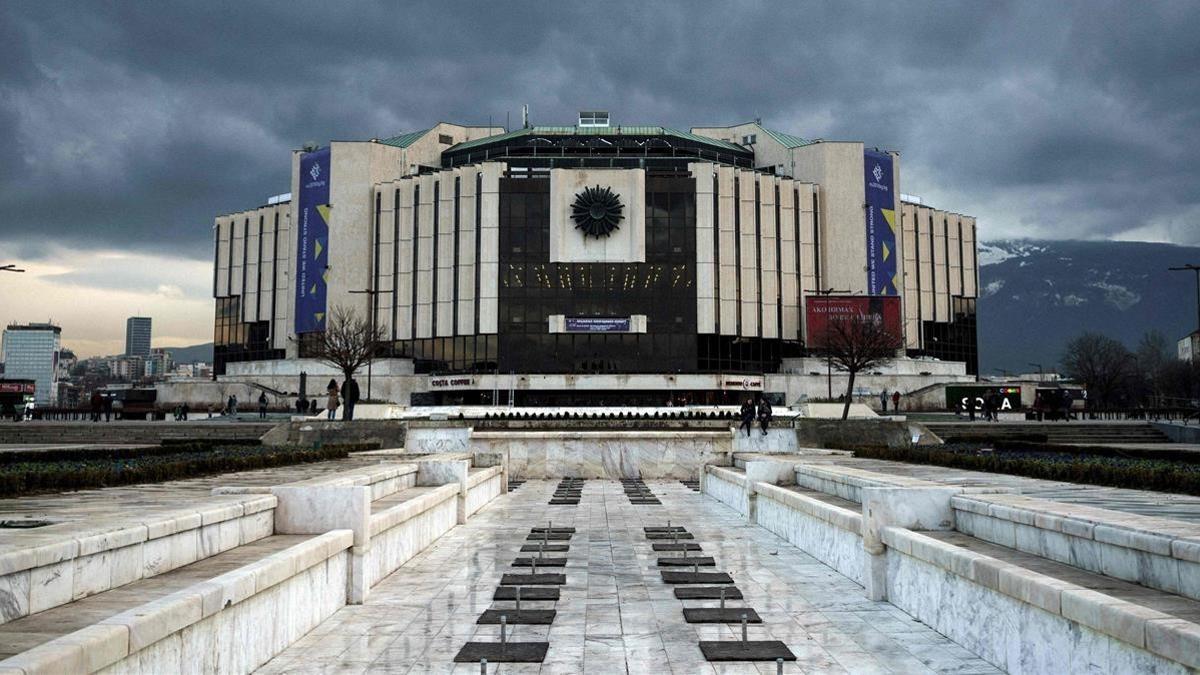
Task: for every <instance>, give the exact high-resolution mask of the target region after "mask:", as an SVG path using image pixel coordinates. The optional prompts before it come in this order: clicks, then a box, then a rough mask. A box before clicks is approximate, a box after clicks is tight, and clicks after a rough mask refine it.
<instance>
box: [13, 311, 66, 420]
mask: <svg viewBox="0 0 1200 675" xmlns="http://www.w3.org/2000/svg"><path fill="white" fill-rule="evenodd" d="M61 336H62V328H59V327H58V326H55V325H54V324H51V323H30V324H9V326H8V328H6V329H5V330H4V340H3V342H4V345H3V352H4V376H5V377H6V378H9V379H28V380H33V381H34V386H35V390H34V402H35V403H36V404H37V405H42V406H45V405H57V403H58V350H59V343H60V340H61Z"/></svg>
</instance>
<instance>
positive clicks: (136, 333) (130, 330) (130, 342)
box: [125, 316, 150, 358]
mask: <svg viewBox="0 0 1200 675" xmlns="http://www.w3.org/2000/svg"><path fill="white" fill-rule="evenodd" d="M125 356H140V357H142V358H146V357H148V356H150V317H148V316H131V317H129V318H128V319H126V320H125Z"/></svg>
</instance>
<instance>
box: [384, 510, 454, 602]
mask: <svg viewBox="0 0 1200 675" xmlns="http://www.w3.org/2000/svg"><path fill="white" fill-rule="evenodd" d="M431 501H432V502H433V503H430V504H427V505H425V506H426V508H424V509H423V510H421V511H419V512H418V513H416V514H414V515H412V516H411V517H409V518H407V519H405V520H403V521H401V522H399V523H397V524H395V525H394V526H392V527H390V528H388V529H387V530H384V531H382V532H377V533H375V534H374V535H373V536H372V537H371V548H370V551H369V552H368V553H367V556H366V570H367V572H366V578H367V582H368V585H369V586H374V585H375V584H377V583H379V582H380V581H381V580H382V579H383V578H384V577H386V576H387V575H389V574H391V573H392V572H394V571H395V570H396V569H397V568H398V567H400V566H401V565H403V564H404V563H406V562H408V561H409V560H410V559H412V557H413V556H415V555H416V554H418V553H420V552H421V551H423V550H424V549H425V547H426V546H429V545H430V544H431V543H433V542H434V541H435V540H436V539H437V538H438V537H440V536H442V535H443V534H445V533H446V532H449V531H450V530H451V528H453V527H454V526H455V525H456V524H457V523H458V505H457V503H456V493H453V492H447V493H446V495H444V496H443V497H442V498H441V499H440V500H431ZM404 506H405V505H404V504H400V505H398V506H397V507H396V508H404Z"/></svg>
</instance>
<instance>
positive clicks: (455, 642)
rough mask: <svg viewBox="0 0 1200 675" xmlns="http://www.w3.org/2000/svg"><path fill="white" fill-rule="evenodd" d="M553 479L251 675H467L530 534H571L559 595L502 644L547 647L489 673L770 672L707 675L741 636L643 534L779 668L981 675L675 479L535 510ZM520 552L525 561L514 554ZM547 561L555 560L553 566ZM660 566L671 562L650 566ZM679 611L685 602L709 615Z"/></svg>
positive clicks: (589, 486) (535, 484) (460, 532)
mask: <svg viewBox="0 0 1200 675" xmlns="http://www.w3.org/2000/svg"><path fill="white" fill-rule="evenodd" d="M554 485H555V483H554V482H550V481H530V482H528V483H526V484H525V485H524V486H522V487H521V488H520V489H518V490H517V491H516V492H513V493H511V494H509V495H507V496H503V497H501V498H500V499H498V500H496V501H494V502H493V503H492V504H490V505H489V506H488V507H486V508H485V509H484V510H483V511H482V512H480V513H479V514H478V515H476V516H475V517H473V518H472V519H471V520H470V521H469V522H468V524H466V525H463V526H459V527H457V528H455V529H454V530H453V531H451V532H450V533H449V534H447V535H446V536H444V537H442V538H441V539H439V540H438V541H437V542H435V543H434V544H433V545H432V546H431V547H430V548H429V549H427V550H426V551H425V552H423V553H422V554H421V555H419V556H417V557H416V558H414V559H413V560H411V561H410V562H409V563H408V564H406V565H405V566H404V567H401V568H400V569H399V570H397V571H396V572H395V573H394V574H392V575H391V576H390V577H388V578H387V579H385V580H384V581H383V582H381V583H380V584H379V585H378V586H376V587H375V588H374V589H373V590H372V592H371V596H370V597H369V599H368V601H367V603H366V604H364V605H359V606H350V607H346V608H344V609H342V610H341V611H339V612H338V613H337V614H335V615H334V616H333V617H331V618H330V619H329V620H327V621H325V622H324V623H323V624H322V625H321V626H319V627H318V628H316V629H315V630H314V631H313V632H312V633H310V634H309V635H307V636H305V637H304V638H303V639H302V640H301V641H300V642H298V643H297V644H295V645H293V646H292V648H290V649H288V650H287V651H285V652H284V653H282V654H280V655H279V656H278V657H277V658H275V659H274V660H273V661H271V662H270V663H268V664H266V665H265V666H264V667H263V668H262V669H261V670H260V671H259V672H261V673H316V672H339V673H342V672H344V673H365V672H372V673H449V672H454V673H478V672H479V665H478V664H460V665H458V666H455V664H454V663H453V662H452V660H453V658H454V655H455V654H456V653H457V652H458V650H459V649H460V648H461V647H462V646H463V644H464V643H465V642H467V641H469V640H472V639H476V640H480V641H495V640H497V639H498V637H497V636H498V629H497V628H496V627H494V626H477V625H476V623H475V621H476V618H477V617H478V616H479V615H480V613H482V612H483V611H484V610H485V609H488V608H490V607H493V606H499V607H511V606H512V603H508V602H502V603H493V601H492V599H491V597H492V593H493V591H494V589H495V588H496V586H497V585H498V582H499V580H500V575H501V574H503V573H504V572H507V571H510V569H511V568H510V563H511V562H512V560H513V558H514V557H516V556H517V555H518V554H517V549H518V548H519V547H520V545H521V544H522V543H523V542H524V539H525V536H526V534H528V533H529V531H530V528H531V527H535V526H545V525H546V521H547V519H553V521H554V526H555V527H558V526H574V527H576V528H577V530H578V531H577V533H576V534H575V535H574V536H573V538H572V539H571V542H570V546H571V549H570V551H569V552H568V553H567V554H566V555H567V557H568V566H567V568H566V575H567V585H566V586H564V587H562V597H561V599H560V600H559V601H558V602H556V603H550V602H542V603H528V604H525V606H526V607H530V608H547V609H548V608H551V607H553V608H554V609H556V610H557V611H558V615H557V617H556V618H555V620H554V622H553V625H552V626H549V627H536V626H518V627H516V629H515V632H514V634H513V636H512V637H511V639H513V640H548V641H549V643H550V648H549V652H548V654H547V657H546V662H545V663H544V664H542V665H540V666H538V665H512V666H509V665H501V666H500V668H499V670H498V671H497V670H495V666H491V667H489V671H488V672H502V673H579V672H587V673H665V672H671V673H689V674H690V673H714V672H722V673H774V672H775V664H774V663H770V664H762V665H761V666H756V665H754V664H733V665H726V666H723V667H720V668H716V669H714V668H713V667H712V666H710V665H709V664H708V663H707V662H706V661H705V660H704V658H703V656H702V655H701V653H700V650H699V648H698V646H697V642H698V641H699V640H700V639H721V640H732V639H735V638H736V637H737V635H738V633H739V632H740V628H739V627H735V626H728V627H726V626H723V625H708V626H697V625H694V624H691V625H690V624H687V623H685V622H684V621H683V616H682V611H681V609H682V607H684V606H685V603H683V602H681V601H679V600H676V599H675V597H674V595H673V593H672V590H671V587H670V586H668V585H666V584H664V583H663V582H662V580H661V577H660V575H659V568H658V567H657V562H656V558H657V556H658V555H659V554H655V553H653V552H652V550H651V547H650V543H649V542H648V541H647V540H646V538H645V536H644V534H643V532H642V527H643V526H645V525H665V524H666V521H667V520H668V519H670V520H671V523H672V525H683V526H685V527H686V528H687V529H688V530H689V531H690V532H692V533H693V534H695V536H696V541H697V542H698V543H700V544H701V545H702V546H703V547H704V553H705V554H706V555H711V556H714V557H715V558H716V561H717V567H716V568H714V569H716V570H723V571H726V572H728V573H730V574H731V575H732V576H733V578H734V580H735V582H736V586H737V587H738V588H739V589H741V590H742V592H743V593H744V594H745V596H746V601H745V604H746V605H748V606H750V607H753V608H754V609H755V610H757V611H758V613H759V614H760V615H761V616H762V618H763V622H764V623H763V624H762V625H761V626H752V627H751V628H750V639H752V640H754V639H760V640H761V639H778V640H782V641H784V642H785V643H787V645H788V647H789V648H790V649H791V650H792V652H794V653H795V654H796V656H797V657H798V661H797V662H796V663H792V664H788V665H787V666H786V667H785V672H788V673H797V672H822V673H828V672H833V673H925V672H955V673H992V672H997V671H996V670H995V669H994V668H992V667H991V666H990V665H988V664H987V663H985V662H983V661H981V660H980V659H978V658H976V657H974V656H973V655H971V654H970V653H969V652H967V651H966V650H964V649H962V648H961V647H959V646H957V645H955V644H954V643H952V642H950V641H949V640H948V639H946V638H945V637H943V636H941V635H939V634H938V633H936V632H934V631H933V630H931V629H930V628H928V627H926V626H924V625H922V624H920V623H918V622H916V621H915V620H913V619H912V618H910V617H909V616H908V615H906V614H904V613H903V612H901V611H900V610H898V609H896V608H895V607H892V606H891V605H889V604H887V603H877V602H870V601H868V600H866V599H865V598H864V596H863V592H862V589H861V588H860V587H859V586H858V585H857V584H855V583H853V582H851V581H849V580H848V579H846V578H845V577H842V576H841V575H839V574H837V573H836V572H834V571H833V570H832V569H830V568H829V567H826V566H825V565H823V564H821V563H819V562H817V561H816V560H815V559H813V558H811V557H810V556H808V555H806V554H804V553H802V552H801V551H800V550H799V549H796V548H794V547H792V546H790V545H788V544H787V543H786V542H784V541H783V540H782V539H779V538H777V537H775V536H774V535H772V534H770V533H769V532H767V531H766V530H763V529H761V528H757V527H748V526H746V525H745V522H744V521H743V520H742V519H741V518H740V517H739V516H738V515H737V514H736V513H735V512H734V511H733V510H732V509H729V508H727V507H725V506H723V505H721V504H719V503H718V502H716V501H714V500H712V499H710V498H707V497H704V496H702V495H700V494H699V493H695V492H692V491H691V490H689V489H687V488H685V487H684V486H683V485H681V484H680V483H678V482H667V481H652V482H650V483H649V486H650V487H651V489H652V490H653V491H654V492H655V493H656V494H658V495H659V496H660V497H661V499H662V502H663V505H662V506H633V505H631V504H630V503H629V500H628V499H627V498H626V497H625V495H624V493H623V492H622V490H621V486H620V484H619V483H617V482H615V481H587V483H586V487H585V488H584V491H583V499H582V501H581V502H580V504H579V506H548V505H547V501H548V498H549V495H550V493H551V492H552V491H553V487H554ZM526 555H528V554H526ZM554 555H560V554H554ZM663 555H673V554H663ZM716 604H717V603H716V601H712V602H707V601H688V602H687V603H686V605H687V606H716Z"/></svg>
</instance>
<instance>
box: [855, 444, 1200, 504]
mask: <svg viewBox="0 0 1200 675" xmlns="http://www.w3.org/2000/svg"><path fill="white" fill-rule="evenodd" d="M1067 447H1069V446H1067ZM852 450H853V451H854V456H855V457H863V458H867V459H886V460H891V461H897V462H911V463H914V464H932V465H935V466H946V467H952V468H955V469H967V470H970V471H987V472H990V473H1002V474H1010V475H1014V476H1027V477H1029V478H1042V479H1045V480H1055V481H1063V482H1069V483H1087V484H1091V485H1108V486H1111V487H1119V488H1129V489H1134V490H1157V491H1160V492H1176V493H1181V494H1189V495H1200V463H1196V462H1195V461H1189V462H1180V461H1176V460H1171V459H1157V458H1141V457H1136V456H1120V455H1118V454H1109V453H1115V452H1117V451H1115V449H1113V448H1090V450H1095V451H1097V452H1087V451H1086V450H1087V449H1085V451H1080V449H1079V448H1070V450H1061V451H1060V450H1052V449H1045V448H1036V447H1030V446H1022V447H1021V449H997V450H993V451H990V452H987V451H983V450H982V449H981V448H979V447H977V446H975V447H964V446H962V445H960V446H950V447H946V448H921V447H914V448H894V449H888V448H867V447H860V448H852Z"/></svg>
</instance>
